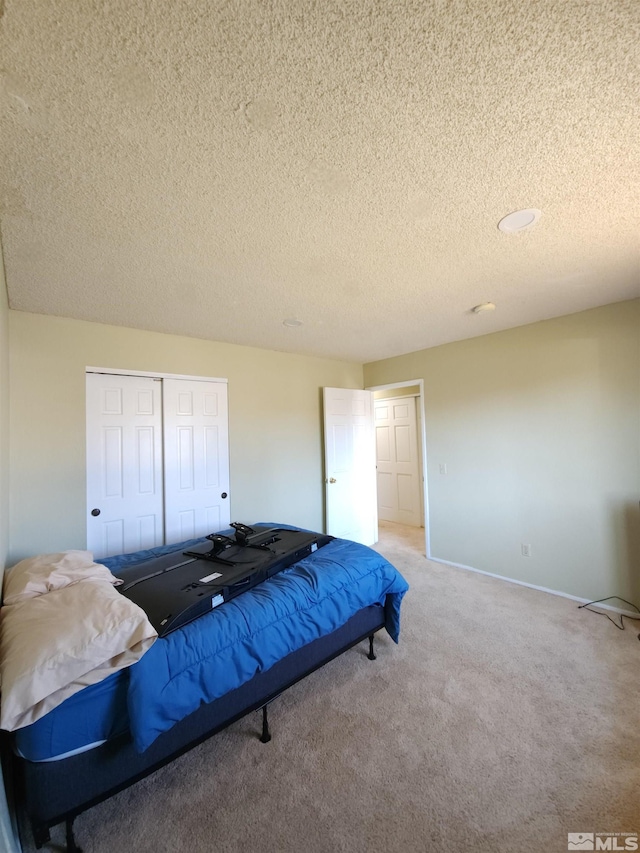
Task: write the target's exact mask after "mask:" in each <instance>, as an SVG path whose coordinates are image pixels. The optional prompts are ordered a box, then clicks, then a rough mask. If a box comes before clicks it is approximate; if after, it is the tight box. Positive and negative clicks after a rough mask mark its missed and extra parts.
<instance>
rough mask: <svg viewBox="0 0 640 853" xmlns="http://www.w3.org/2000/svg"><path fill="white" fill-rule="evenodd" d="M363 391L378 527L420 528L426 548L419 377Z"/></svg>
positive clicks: (423, 438)
mask: <svg viewBox="0 0 640 853" xmlns="http://www.w3.org/2000/svg"><path fill="white" fill-rule="evenodd" d="M367 390H369V391H372V392H373V405H374V423H375V433H376V486H377V504H378V519H379V526H384V525H385V524H389V525H394V524H395V525H397V524H400V525H404V526H405V527H412V528H414V529H415V528H417V527H422V528H423V529H424V542H425V553H428V550H427V534H428V525H427V508H428V504H427V482H426V439H425V428H424V383H423V380H422V379H416V380H407V381H405V382H394V383H389V384H387V385H377V386H373V387H370V388H368V389H367Z"/></svg>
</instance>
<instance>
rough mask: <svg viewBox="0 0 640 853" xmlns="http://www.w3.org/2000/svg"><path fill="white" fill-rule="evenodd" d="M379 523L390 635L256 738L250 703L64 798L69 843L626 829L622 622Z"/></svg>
mask: <svg viewBox="0 0 640 853" xmlns="http://www.w3.org/2000/svg"><path fill="white" fill-rule="evenodd" d="M380 534H381V535H380V542H379V544H378V545H377V546H376V548H377V550H379V551H380V552H381V553H382V554H384V555H385V556H386V557H387V558H388V559H389V560H390V561H391V562H392V563H394V565H396V566H397V568H398V569H399V570H400V571H401V572H402V573H403V574H404V575H405V577H406V578H407V580H408V581H409V584H410V585H411V589H410V591H409V592H408V593H407V596H406V597H405V600H404V603H403V619H402V630H401V637H400V644H399V646H396V645H395V644H394V643H393V642H392V641H391V640H390V639H389V637H388V636H387V635H386V634H384V633H381V634H378V639H377V641H376V647H377V655H378V659H377V660H376V661H369V660H368V659H367V657H366V652H367V644H366V643H362V644H361V645H360V646H358V647H356V648H355V649H352V650H350V651H349V652H346V653H345V654H343V655H342V656H341V657H340V658H338V659H336V660H334V661H332V662H331V663H329V664H328V665H326V666H325V667H323V668H322V669H321V670H319V671H318V672H316V673H314V674H313V675H311V676H310V677H308V678H307V679H305V680H304V681H303V682H301V683H300V684H298V685H296V686H295V687H293V688H291V689H290V690H289V691H287V693H285V694H284V695H283V696H281V697H280V698H278V699H277V700H276V701H274V702H273V704H272V705H271V706H270V725H271V732H272V735H273V739H272V741H271V742H270V743H269V744H262V743H260V741H259V739H258V737H259V734H260V725H261V717H260V714H259V713H255V714H251V715H249V716H248V717H246V718H245V719H244V720H242V721H240V722H238V723H236V724H235V725H233V726H231V727H230V728H229V729H227V730H226V731H224V732H222V733H221V734H219V735H217V736H215V737H214V738H212V739H210V740H209V741H208V742H207V743H205V744H202V745H201V746H199V747H197V748H196V749H194V750H192V751H191V752H190V753H188V754H187V755H185V756H183V757H181V758H180V759H178V760H177V761H175V762H174V763H173V764H171V765H170V766H168V767H166V768H163V769H161V770H159V771H157V772H156V773H155V774H153V775H152V776H150V777H149V778H148V779H146V780H144V781H142V782H139V783H138V784H136V785H134V786H133V787H132V788H130V789H128V790H127V791H124V792H122V793H121V794H119V795H117V796H116V797H113V798H112V799H111V800H109V801H107V802H105V803H102V804H101V805H98V806H96V807H94V808H93V809H91V810H89V811H88V812H86V813H84V814H83V815H81V816H80V817H79V818H78V819H77V820H76V823H75V831H76V837H77V840H78V843H79V844H80V845H81V846H82V847H83V849H84V851H85V853H111V851H122V853H129V851H136V853H174V851H190V853H227V851H229V853H235V851H243V853H244V851H251V853H303V852H304V853H334V851H335V853H338V851H339V853H370V851H377V850H379V851H384V853H414V851H415V853H418V851H431V853H445V851H446V853H511V851H514V853H542V851H544V853H555V851H566V850H567V849H568V833H604V832H609V833H614V832H615V833H639V834H640V807H639V792H640V703H639V702H638V698H639V693H640V691H639V689H638V680H639V679H638V675H639V672H640V642H639V641H638V632H639V631H640V622H631V621H627V622H626V626H627V627H626V630H625V631H620V630H617V629H616V627H615V626H614V625H613V624H612V623H611V622H610V621H609V620H608V619H605V618H603V617H602V616H597V615H595V614H593V613H589V612H587V611H585V610H579V609H578V606H577V603H576V602H574V601H572V600H569V599H567V598H563V597H559V596H554V595H550V594H548V593H544V592H538V591H536V590H532V589H528V588H525V587H522V586H518V585H516V584H512V583H508V582H506V581H501V580H498V579H495V578H491V577H487V576H484V575H480V574H476V573H473V572H469V571H465V570H462V569H457V568H453V567H450V566H445V565H441V564H438V563H434V562H430V561H428V560H426V559H425V556H424V531H423V530H420V529H413V528H407V527H401V526H399V525H391V524H386V525H384V526H381V530H380ZM52 837H53V841H52V843H51V844H50V845H48V849H49V850H59V849H61V845H62V844H63V840H64V833H63V827H56V828H55V829H54V831H53V833H52ZM627 837H630V836H627ZM23 843H24V849H25V851H26V853H32V851H33V850H34V848H33V842H32V839H31V837H30V834H29V833H28V831H27V833H26V836H25V838H24V839H23ZM616 843H617V846H614V847H613V848H611V847H610V848H609V849H625V847H624V844H625V838H624V836H622V835H621V836H619V837H618V839H617V840H616Z"/></svg>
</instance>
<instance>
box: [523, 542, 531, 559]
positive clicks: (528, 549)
mask: <svg viewBox="0 0 640 853" xmlns="http://www.w3.org/2000/svg"><path fill="white" fill-rule="evenodd" d="M522 556H523V557H530V556H531V545H524V544H523V545H522Z"/></svg>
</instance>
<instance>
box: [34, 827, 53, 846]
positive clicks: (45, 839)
mask: <svg viewBox="0 0 640 853" xmlns="http://www.w3.org/2000/svg"><path fill="white" fill-rule="evenodd" d="M31 830H32V832H33V840H34V843H35V845H36V850H40V848H41V847H42V846H43V845H44V844H48V843H49V841H51V833H50V832H49V827H48V826H32V827H31Z"/></svg>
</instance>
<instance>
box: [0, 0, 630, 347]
mask: <svg viewBox="0 0 640 853" xmlns="http://www.w3.org/2000/svg"><path fill="white" fill-rule="evenodd" d="M0 14H2V19H1V20H0V56H1V57H2V59H1V63H2V89H1V101H2V127H1V128H0V129H1V131H2V149H1V156H2V167H1V168H2V174H1V177H0V191H1V196H0V201H1V220H0V223H1V225H0V227H1V234H2V243H3V247H4V256H5V266H6V274H7V285H8V292H9V301H10V305H11V307H12V308H14V309H17V310H20V311H32V312H36V313H43V314H54V315H61V316H66V317H73V318H78V319H84V320H92V321H96V322H100V323H111V324H116V325H124V326H132V327H136V328H142V329H152V330H156V331H161V332H169V333H175V334H181V335H189V336H192V337H198V338H211V339H214V340H220V341H231V342H234V343H240V344H248V345H252V346H259V347H266V348H269V349H276V350H285V351H291V352H300V353H309V354H313V355H319V356H330V357H336V358H344V359H349V360H355V361H358V362H364V361H371V360H375V359H379V358H385V357H387V356H391V355H397V354H400V353H404V352H409V351H411V350H417V349H422V348H424V347H428V346H434V345H436V344H440V343H445V342H448V341H453V340H460V339H463V338H468V337H473V336H475V335H480V334H486V333H487V332H491V331H496V330H499V329H504V328H509V327H513V326H517V325H521V324H524V323H530V322H533V321H536V320H541V319H546V318H549V317H554V316H559V315H562V314H568V313H572V312H574V311H580V310H583V309H586V308H591V307H595V306H598V305H603V304H606V303H610V302H616V301H621V300H625V299H631V298H634V297H637V296H640V260H639V253H638V246H639V239H638V238H639V233H640V218H639V210H640V205H639V201H640V198H639V196H640V191H639V186H640V184H639V165H640V156H639V144H638V129H639V123H640V122H639V118H640V115H639V111H638V93H639V91H640V80H639V76H640V75H639V74H638V66H639V47H638V45H639V44H640V3H638V2H637V0H420V2H419V0H395V2H393V0H342V2H336V0H289V2H286V0H270V2H266V0H230V2H222V0H220V2H214V1H213V0H174V2H168V3H159V2H154V0H72V1H70V0H4V2H0ZM524 207H535V208H539V209H540V210H541V211H542V217H541V219H540V221H539V223H538V225H537V226H536V227H535V228H534V229H532V230H531V231H528V232H525V233H522V234H519V235H506V234H503V233H501V232H500V231H499V230H498V229H497V223H498V221H499V220H500V219H501V218H502V217H503V216H504V215H505V214H507V213H509V212H510V211H513V210H517V209H519V208H524ZM487 300H491V301H492V302H495V303H496V305H497V308H496V310H495V311H494V312H492V313H487V314H481V315H475V314H472V313H471V311H470V309H471V308H472V306H474V305H476V304H477V303H481V302H485V301H487ZM285 318H298V319H300V320H301V321H303V323H304V325H302V326H300V327H298V328H287V327H285V326H283V322H282V321H283V320H284V319H285Z"/></svg>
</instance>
